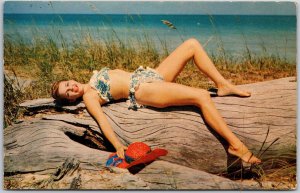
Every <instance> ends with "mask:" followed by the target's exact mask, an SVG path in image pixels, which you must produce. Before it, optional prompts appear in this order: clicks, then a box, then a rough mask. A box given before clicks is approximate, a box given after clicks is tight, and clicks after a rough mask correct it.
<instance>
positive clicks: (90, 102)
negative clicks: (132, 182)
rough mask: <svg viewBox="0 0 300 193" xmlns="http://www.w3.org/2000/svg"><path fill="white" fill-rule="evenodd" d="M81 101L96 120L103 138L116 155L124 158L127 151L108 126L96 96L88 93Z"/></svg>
mask: <svg viewBox="0 0 300 193" xmlns="http://www.w3.org/2000/svg"><path fill="white" fill-rule="evenodd" d="M83 101H84V103H85V106H86V108H87V110H88V112H89V113H90V114H91V115H92V116H93V117H94V118H95V119H96V121H97V123H98V125H99V126H100V128H101V130H102V132H103V134H104V135H105V137H106V138H107V139H108V140H109V141H110V142H111V144H112V145H113V146H114V147H115V149H116V151H117V155H118V156H119V157H121V158H124V150H126V149H127V147H126V146H124V145H123V144H122V143H121V142H120V140H119V139H118V138H117V136H116V134H115V132H114V130H113V129H112V127H111V126H110V124H109V122H108V120H107V118H106V116H105V114H104V112H103V110H102V108H101V105H100V103H99V101H98V95H96V94H94V93H88V94H85V95H84V96H83Z"/></svg>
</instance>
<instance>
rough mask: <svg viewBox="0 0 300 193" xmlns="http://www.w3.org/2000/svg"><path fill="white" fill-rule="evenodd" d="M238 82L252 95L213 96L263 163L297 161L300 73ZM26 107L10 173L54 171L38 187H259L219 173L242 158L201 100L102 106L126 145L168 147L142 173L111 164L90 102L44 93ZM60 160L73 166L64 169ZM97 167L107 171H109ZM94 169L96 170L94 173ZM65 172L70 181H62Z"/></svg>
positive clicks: (9, 151)
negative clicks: (66, 101) (208, 119)
mask: <svg viewBox="0 0 300 193" xmlns="http://www.w3.org/2000/svg"><path fill="white" fill-rule="evenodd" d="M239 87H240V88H242V89H246V90H249V91H251V92H252V96H251V97H249V98H238V97H213V100H214V102H215V104H216V107H217V109H218V110H219V111H220V113H221V114H222V116H223V117H224V119H225V121H226V122H227V123H228V125H229V127H230V128H231V129H232V130H233V132H234V133H235V134H236V135H237V136H238V137H239V138H240V139H241V140H242V141H243V142H244V143H245V144H247V146H248V147H249V149H251V151H252V152H253V153H254V154H255V155H258V156H259V157H260V158H261V159H262V161H263V163H262V164H261V166H260V167H259V168H262V169H270V168H276V167H280V166H281V164H282V163H283V162H293V163H295V160H296V108H297V103H296V102H297V101H296V87H297V83H296V82H295V78H294V77H291V78H283V79H278V80H272V81H267V82H260V83H255V84H248V85H240V86H239ZM21 106H23V107H24V108H25V109H26V113H25V117H24V119H23V120H20V121H19V122H18V123H16V124H14V125H12V126H10V127H7V128H5V130H4V172H5V176H14V175H18V174H25V173H30V174H38V175H50V174H51V177H49V178H48V179H46V180H44V181H43V183H41V181H39V182H34V183H35V185H36V186H34V187H33V186H32V187H33V188H36V187H37V188H63V189H65V188H76V187H77V188H83V189H124V188H125V189H136V188H137V189H144V188H146V189H148V188H150V189H173V188H174V189H245V188H246V189H249V188H250V189H251V188H253V187H249V186H244V185H242V184H240V183H238V182H235V181H231V180H229V179H226V178H223V177H219V176H220V175H224V174H230V173H231V172H233V173H234V172H235V171H240V170H239V169H241V164H240V162H238V161H237V158H236V157H233V156H230V155H228V154H227V153H226V149H227V148H228V145H227V143H226V142H225V141H224V139H222V138H221V137H220V136H219V135H218V134H216V133H215V132H214V131H213V130H212V129H211V128H209V127H208V126H207V125H206V124H205V122H204V121H203V118H202V115H201V112H200V111H199V110H198V109H197V108H195V107H192V106H186V107H170V108H164V109H157V108H150V107H148V108H143V109H139V110H138V111H133V110H128V109H127V104H126V102H125V101H120V102H118V103H114V104H108V105H105V106H103V109H104V112H105V114H106V115H107V117H108V120H109V122H110V123H111V125H112V127H113V129H114V130H115V132H116V134H117V135H118V136H119V138H120V139H121V140H122V142H123V143H124V144H130V143H132V142H135V141H143V142H145V143H147V144H149V145H150V146H151V148H158V147H159V148H165V149H167V150H168V152H169V153H168V155H167V156H164V157H161V158H160V161H155V162H153V163H151V164H150V165H148V166H146V167H145V168H143V169H142V170H140V171H136V172H132V171H131V173H134V174H135V175H132V174H130V173H128V171H127V173H126V172H125V171H123V170H120V171H117V170H118V169H117V168H114V169H113V170H114V171H113V172H112V170H111V171H108V170H107V169H106V168H105V162H106V159H107V157H108V155H109V154H110V152H112V151H114V149H113V147H112V146H111V145H110V144H109V142H108V141H107V140H106V139H105V137H104V136H103V135H102V133H101V130H100V128H99V127H98V125H97V124H96V122H95V121H94V120H93V119H92V118H91V117H90V116H89V114H88V113H87V112H86V110H85V108H84V104H83V103H80V104H77V105H75V106H59V105H58V104H55V103H54V102H53V100H52V99H39V100H33V101H26V102H24V103H23V104H21ZM68 162H70V164H69V165H70V166H72V167H73V170H74V171H76V172H74V171H71V172H69V171H70V170H72V167H71V169H70V167H69V166H68V167H67V166H66V165H68ZM61 167H62V168H67V170H66V171H65V172H63V171H64V170H62V169H61ZM78 168H80V170H79V169H78ZM251 168H252V167H251ZM242 169H243V167H242ZM87 171H88V172H87ZM98 171H102V174H103V175H102V177H99V176H98V175H100V176H101V174H100V173H98ZM116 171H117V172H116ZM242 171H243V170H242ZM105 172H106V173H105ZM70 173H71V174H70ZM74 173H75V174H74ZM238 173H241V172H238ZM108 174H109V175H108ZM213 174H214V175H213ZM216 174H217V175H216ZM110 175H115V176H114V177H112V176H110ZM218 175H219V176H218ZM59 176H61V177H59ZM64 176H69V177H64ZM88 176H94V178H93V180H92V179H91V177H88ZM103 176H106V178H105V177H103ZM108 176H110V177H108ZM126 176H127V177H126ZM104 178H105V179H106V180H104V182H107V183H102V184H99V182H97V179H100V180H102V182H103V179H104ZM61 179H64V183H58V181H60V182H61ZM88 179H89V180H88ZM118 179H119V180H118ZM33 181H34V180H33ZM33 181H32V183H33Z"/></svg>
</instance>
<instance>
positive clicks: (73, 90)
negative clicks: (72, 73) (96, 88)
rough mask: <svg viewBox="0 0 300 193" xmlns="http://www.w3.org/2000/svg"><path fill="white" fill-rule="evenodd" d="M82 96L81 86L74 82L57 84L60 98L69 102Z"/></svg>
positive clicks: (68, 81)
mask: <svg viewBox="0 0 300 193" xmlns="http://www.w3.org/2000/svg"><path fill="white" fill-rule="evenodd" d="M83 94H84V90H83V84H81V83H79V82H77V81H75V80H67V81H62V82H60V83H59V86H58V95H59V96H60V97H61V98H64V99H68V100H69V101H70V102H73V101H75V100H76V99H77V98H79V97H82V95H83Z"/></svg>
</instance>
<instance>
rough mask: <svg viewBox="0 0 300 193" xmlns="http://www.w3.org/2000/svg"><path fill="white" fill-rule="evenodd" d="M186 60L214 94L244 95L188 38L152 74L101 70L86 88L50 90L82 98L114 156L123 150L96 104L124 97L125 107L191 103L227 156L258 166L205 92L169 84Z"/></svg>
mask: <svg viewBox="0 0 300 193" xmlns="http://www.w3.org/2000/svg"><path fill="white" fill-rule="evenodd" d="M190 59H194V62H195V64H196V65H197V67H198V68H199V70H200V71H202V72H203V73H204V74H206V75H207V76H208V77H209V78H210V79H211V80H212V81H213V82H214V83H215V84H216V86H217V87H218V91H217V95H218V96H227V95H236V96H239V97H249V96H250V95H251V94H250V93H249V92H246V91H242V90H240V89H238V88H236V87H235V86H234V85H232V84H231V83H229V82H228V81H227V80H225V79H224V77H223V76H222V75H221V74H220V73H219V72H218V70H217V69H216V68H215V66H214V64H213V63H212V61H211V60H210V58H209V57H208V55H207V54H206V52H205V51H204V49H203V48H202V46H201V45H200V43H199V42H198V41H197V40H195V39H189V40H187V41H185V42H184V43H183V44H181V45H180V46H179V47H178V48H176V49H175V51H173V52H172V53H171V54H170V55H169V56H168V57H167V58H166V59H165V60H164V61H163V62H162V63H161V64H160V65H159V66H158V67H157V68H156V69H155V70H154V69H150V68H147V69H144V68H142V67H140V68H138V69H137V70H136V71H135V72H134V73H128V72H125V71H123V70H117V69H116V70H110V69H108V68H103V69H102V70H101V71H99V72H94V75H93V76H92V78H91V80H90V82H89V83H88V84H81V83H79V82H76V81H74V80H68V81H59V82H56V83H54V84H53V86H52V96H53V97H54V98H55V99H57V100H62V99H63V100H68V101H69V102H72V101H75V100H76V99H77V98H80V97H82V98H83V101H84V103H85V105H86V107H87V110H88V111H89V113H90V114H91V115H92V116H93V117H94V118H95V120H96V121H97V122H98V124H99V126H100V128H101V129H102V132H103V133H104V135H105V136H106V138H107V139H108V140H109V141H110V142H111V143H112V145H113V146H114V147H115V149H116V151H117V155H118V156H119V157H121V158H123V157H124V151H125V150H126V149H127V147H126V146H124V145H123V144H122V143H121V142H120V141H119V139H118V138H117V137H116V135H115V133H114V131H113V129H112V127H111V126H110V124H109V122H108V120H107V119H106V117H105V115H104V113H103V111H102V109H101V105H103V104H105V103H107V102H110V101H112V100H119V99H123V98H129V101H130V106H129V108H133V109H138V108H139V107H140V106H141V105H147V106H153V107H157V108H163V107H168V106H181V105H195V106H197V107H199V108H200V110H201V112H202V113H203V115H204V119H205V121H206V123H208V124H209V126H210V127H212V128H213V129H214V130H215V131H216V132H217V133H218V134H220V135H221V136H222V137H223V138H224V139H225V140H226V141H227V142H228V143H229V148H228V152H229V153H230V154H232V155H235V156H237V157H239V158H241V159H242V160H243V161H245V162H249V163H260V162H261V160H259V159H258V158H256V157H255V156H253V154H252V153H251V152H250V151H249V150H248V148H247V147H246V146H245V145H244V144H243V143H242V142H241V141H240V140H239V139H238V138H237V137H236V136H235V135H234V134H233V133H232V131H231V130H230V128H229V127H228V126H227V124H226V123H225V121H224V120H223V118H222V117H221V115H220V114H219V112H218V111H217V109H216V108H215V106H214V103H213V101H212V100H211V97H210V94H209V92H208V91H206V90H203V89H198V88H192V87H188V86H184V85H180V84H176V83H173V81H174V79H175V78H176V77H177V76H178V74H179V73H180V72H181V71H182V69H183V68H184V66H185V65H186V64H187V62H188V61H189V60H190Z"/></svg>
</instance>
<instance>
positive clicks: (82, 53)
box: [4, 28, 296, 119]
mask: <svg viewBox="0 0 300 193" xmlns="http://www.w3.org/2000/svg"><path fill="white" fill-rule="evenodd" d="M53 30H54V31H53V34H56V37H57V39H56V40H54V39H53V36H49V35H42V34H41V33H40V32H39V30H38V29H36V28H34V30H32V33H33V37H34V39H33V40H32V41H31V42H26V41H25V39H24V38H23V37H22V36H21V35H20V33H18V32H17V31H16V33H15V35H14V36H11V35H5V36H4V61H5V63H4V65H5V66H4V69H5V71H6V72H7V73H12V72H14V74H13V75H15V76H18V77H25V78H30V79H33V80H34V84H31V86H30V87H28V88H25V90H24V92H22V94H21V93H20V92H18V93H13V92H11V91H10V90H9V89H8V88H6V87H5V100H8V101H6V106H7V107H9V105H8V103H9V100H11V101H12V102H11V103H12V104H14V103H16V101H18V102H20V101H23V100H25V99H35V98H41V97H50V91H49V89H50V87H51V84H52V82H54V81H57V80H61V79H75V80H77V81H79V82H87V81H88V80H89V78H90V76H91V74H92V71H93V70H95V69H101V68H102V67H104V66H107V67H110V68H112V69H115V68H119V69H124V70H127V71H133V70H134V69H136V68H137V67H138V66H140V65H143V66H149V67H152V68H155V67H156V66H158V65H159V63H160V62H161V61H162V60H164V58H165V57H167V55H168V54H169V53H170V52H171V51H172V50H169V48H168V47H169V45H168V42H166V41H165V40H163V39H161V38H159V37H158V38H159V41H160V44H161V49H160V50H158V49H157V46H156V45H155V43H154V40H153V39H151V38H150V36H149V35H148V34H147V33H146V32H145V31H144V32H143V33H142V34H141V36H140V37H137V38H136V40H131V39H129V40H125V41H124V40H121V38H120V37H119V36H118V34H117V33H116V31H115V30H114V29H113V28H111V33H109V35H107V34H105V35H103V36H102V37H103V38H102V39H95V38H93V37H92V35H91V34H90V32H89V30H87V31H84V30H82V32H81V33H80V34H81V35H80V37H78V38H77V39H73V41H72V42H71V43H68V42H67V40H66V38H65V37H64V36H63V35H62V34H61V32H60V31H59V30H57V29H55V28H54V29H53ZM180 38H181V39H182V37H180ZM218 46H219V47H220V49H218V50H219V51H216V52H214V53H209V55H210V57H211V59H212V61H213V62H214V63H215V65H216V67H217V69H218V70H219V71H220V72H221V74H222V75H223V76H224V77H225V78H226V79H228V80H230V81H231V82H233V83H234V84H245V83H252V82H258V81H265V80H271V79H276V78H281V77H288V76H296V64H294V63H290V62H289V61H287V60H286V59H285V58H280V57H279V56H278V55H268V53H267V52H266V49H265V48H264V46H262V52H263V53H264V55H263V56H257V55H255V54H254V53H252V52H251V50H250V49H249V48H248V46H247V42H246V41H245V48H244V53H243V55H242V56H240V57H233V56H232V55H231V54H230V53H228V52H226V50H225V49H224V46H223V43H222V39H221V38H220V37H219V38H218ZM176 82H177V83H181V84H185V85H188V86H193V87H199V88H204V89H208V88H210V87H213V86H214V85H213V84H212V82H211V81H209V80H208V79H207V78H206V77H205V76H203V75H201V73H199V70H198V69H197V68H196V67H195V65H194V64H193V61H190V62H189V64H188V65H187V66H186V67H185V69H184V70H183V72H182V73H181V74H180V75H179V77H178V78H177V79H176ZM7 83H8V82H7ZM11 95H14V96H15V97H12V96H11ZM13 101H14V102H13ZM7 116H12V114H11V115H7ZM12 119H14V118H12Z"/></svg>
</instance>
